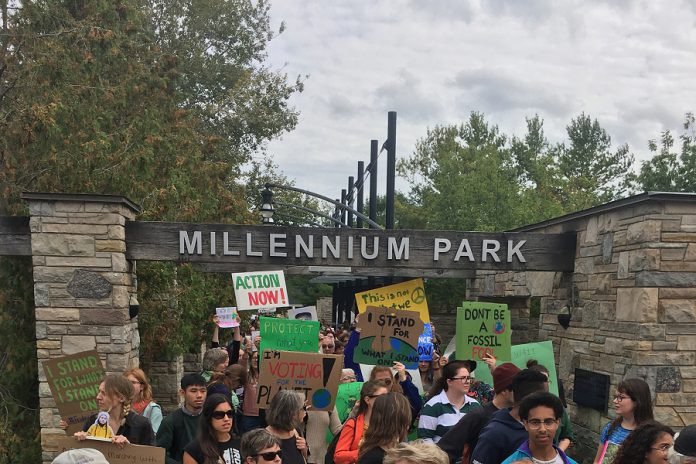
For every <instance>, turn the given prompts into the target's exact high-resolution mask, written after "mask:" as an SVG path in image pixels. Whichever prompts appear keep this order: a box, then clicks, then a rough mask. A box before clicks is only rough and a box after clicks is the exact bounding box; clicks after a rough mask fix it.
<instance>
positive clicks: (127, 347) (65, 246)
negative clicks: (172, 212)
mask: <svg viewBox="0 0 696 464" xmlns="http://www.w3.org/2000/svg"><path fill="white" fill-rule="evenodd" d="M23 198H24V200H26V201H27V202H28V203H29V213H30V223H29V226H30V230H31V248H32V255H33V273H34V300H35V304H36V349H37V355H38V359H39V397H40V408H41V410H40V420H41V445H42V449H43V456H42V457H43V460H44V462H50V461H51V460H52V459H53V457H54V454H55V453H54V451H55V447H53V440H54V439H55V438H56V437H60V436H64V435H65V434H64V432H63V431H62V430H61V429H60V428H58V425H59V421H60V416H59V414H58V410H57V409H56V407H55V402H54V400H53V398H52V396H51V392H50V389H49V386H48V383H47V382H46V378H45V376H44V372H43V369H42V367H41V365H40V364H41V362H42V361H44V360H46V359H51V358H57V357H61V356H65V355H69V354H73V353H78V352H80V351H85V350H90V349H97V351H98V352H99V354H100V356H101V359H102V362H103V363H104V367H105V370H106V371H107V373H121V372H123V370H124V369H126V368H127V367H131V366H137V365H138V347H139V344H140V339H139V336H138V324H137V319H130V317H129V301H130V296H131V294H133V293H134V291H135V289H134V280H135V279H134V275H133V272H132V266H131V264H130V263H129V262H128V261H127V260H126V256H125V251H126V241H125V238H126V236H125V224H126V221H127V220H133V219H134V218H135V215H136V213H137V212H138V207H137V206H136V205H135V204H133V203H132V202H131V201H129V200H128V199H126V198H123V197H117V196H109V195H82V194H79V195H75V194H72V195H71V194H42V193H28V194H24V196H23Z"/></svg>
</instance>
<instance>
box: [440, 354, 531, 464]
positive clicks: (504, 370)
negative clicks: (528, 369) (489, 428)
mask: <svg viewBox="0 0 696 464" xmlns="http://www.w3.org/2000/svg"><path fill="white" fill-rule="evenodd" d="M520 372H522V371H520V368H519V367H517V366H515V365H514V364H512V363H504V364H501V365H500V366H498V367H496V368H495V370H494V371H493V390H494V391H495V396H494V397H493V401H491V402H489V403H486V404H484V405H483V407H482V408H479V409H476V410H475V411H472V412H470V413H469V414H467V415H466V416H464V417H463V418H462V419H461V420H460V421H459V422H457V423H456V424H455V425H454V427H452V428H451V429H449V430H448V431H447V433H445V435H444V436H443V437H442V439H441V440H440V441H438V442H437V446H439V447H440V448H442V450H443V451H445V452H446V453H447V455H448V456H449V460H450V463H451V464H454V463H455V462H457V461H459V460H460V459H461V461H462V464H469V461H470V458H471V452H472V451H473V450H474V448H476V443H477V442H478V437H479V434H480V433H481V429H483V428H484V427H485V426H486V424H488V422H489V421H490V420H491V417H492V416H493V413H494V412H496V411H497V410H499V409H503V408H511V407H512V405H513V403H514V400H513V396H512V382H513V380H514V378H515V376H516V375H517V374H519V373H520Z"/></svg>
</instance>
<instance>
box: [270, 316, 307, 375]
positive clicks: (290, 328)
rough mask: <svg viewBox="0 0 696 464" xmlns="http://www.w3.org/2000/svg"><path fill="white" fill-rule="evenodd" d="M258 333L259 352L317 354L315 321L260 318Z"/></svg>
mask: <svg viewBox="0 0 696 464" xmlns="http://www.w3.org/2000/svg"><path fill="white" fill-rule="evenodd" d="M259 332H260V333H261V351H264V350H282V351H302V352H305V353H318V352H319V323H318V322H316V321H295V320H292V319H279V318H275V317H260V318H259ZM262 364H263V362H262Z"/></svg>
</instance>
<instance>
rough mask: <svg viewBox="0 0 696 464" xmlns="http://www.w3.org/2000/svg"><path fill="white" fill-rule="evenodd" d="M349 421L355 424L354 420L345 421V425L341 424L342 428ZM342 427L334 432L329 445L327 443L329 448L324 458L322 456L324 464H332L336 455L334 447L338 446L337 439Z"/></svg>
mask: <svg viewBox="0 0 696 464" xmlns="http://www.w3.org/2000/svg"><path fill="white" fill-rule="evenodd" d="M349 420H352V421H353V422H357V421H356V420H355V418H351V419H347V420H346V422H345V424H343V427H345V426H346V424H347V423H348V421H349ZM343 427H341V430H339V431H338V432H336V435H334V437H333V439H332V440H331V443H329V446H328V447H327V448H326V456H324V464H334V454H335V453H336V445H338V439H339V438H341V433H342V432H343ZM354 427H355V425H354Z"/></svg>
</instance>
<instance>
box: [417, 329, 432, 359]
mask: <svg viewBox="0 0 696 464" xmlns="http://www.w3.org/2000/svg"><path fill="white" fill-rule="evenodd" d="M418 357H419V358H418V360H419V361H432V360H433V329H432V327H431V326H430V324H425V329H424V330H423V333H422V334H420V336H419V337H418Z"/></svg>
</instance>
